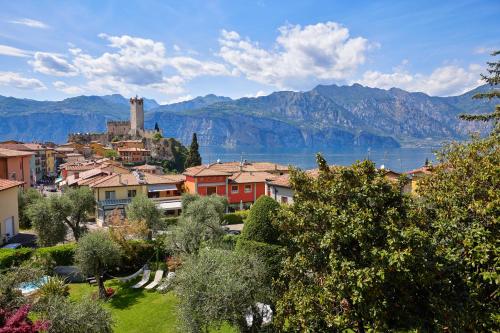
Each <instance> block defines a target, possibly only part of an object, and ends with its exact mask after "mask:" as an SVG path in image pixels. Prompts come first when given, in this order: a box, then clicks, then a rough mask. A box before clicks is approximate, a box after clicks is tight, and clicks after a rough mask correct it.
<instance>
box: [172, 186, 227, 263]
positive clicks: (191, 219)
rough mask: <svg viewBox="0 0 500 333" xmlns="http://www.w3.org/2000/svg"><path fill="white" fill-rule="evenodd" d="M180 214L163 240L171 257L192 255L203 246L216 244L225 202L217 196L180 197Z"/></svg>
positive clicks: (219, 235)
mask: <svg viewBox="0 0 500 333" xmlns="http://www.w3.org/2000/svg"><path fill="white" fill-rule="evenodd" d="M182 202H183V206H182V207H183V211H182V215H181V217H180V219H179V222H178V223H177V225H175V226H173V227H172V228H171V229H170V233H169V234H168V235H167V237H166V240H165V242H166V247H167V249H168V250H170V251H173V252H174V253H181V254H196V253H198V252H199V250H200V249H201V248H202V247H203V245H204V244H212V245H216V244H218V243H219V242H220V241H221V239H222V236H223V235H224V230H223V229H222V223H223V217H224V212H225V210H226V207H227V199H226V198H224V197H218V196H209V197H200V196H191V195H184V196H183V200H182Z"/></svg>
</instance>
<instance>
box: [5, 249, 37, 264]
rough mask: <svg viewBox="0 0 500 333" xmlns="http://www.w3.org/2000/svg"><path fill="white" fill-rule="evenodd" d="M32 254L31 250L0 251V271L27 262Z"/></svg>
mask: <svg viewBox="0 0 500 333" xmlns="http://www.w3.org/2000/svg"><path fill="white" fill-rule="evenodd" d="M32 254H33V249H31V248H21V249H0V269H6V268H10V267H12V266H17V265H19V264H21V263H22V262H23V261H26V260H28V259H29V258H30V257H31V255H32Z"/></svg>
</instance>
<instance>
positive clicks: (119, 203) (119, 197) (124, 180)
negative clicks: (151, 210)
mask: <svg viewBox="0 0 500 333" xmlns="http://www.w3.org/2000/svg"><path fill="white" fill-rule="evenodd" d="M183 180H184V177H182V176H180V175H172V176H170V175H169V176H157V175H152V174H145V173H141V172H133V173H129V174H111V175H109V176H106V177H100V178H98V179H96V180H95V181H92V182H89V183H86V186H89V188H91V189H92V190H93V192H94V197H95V200H96V202H97V208H96V210H97V212H96V221H97V223H98V224H99V225H100V226H103V225H106V223H107V220H108V218H109V217H110V216H112V215H113V214H114V212H115V211H117V212H119V213H120V214H122V216H125V208H126V207H127V205H128V204H129V203H130V202H131V201H132V199H133V198H134V197H135V196H136V195H138V194H143V195H145V196H146V197H148V198H150V199H151V200H153V201H154V202H155V203H156V205H157V207H158V208H159V209H161V210H163V211H164V212H165V214H166V215H178V214H179V213H180V211H181V209H182V204H181V197H180V195H181V193H182V183H183Z"/></svg>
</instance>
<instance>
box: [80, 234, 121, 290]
mask: <svg viewBox="0 0 500 333" xmlns="http://www.w3.org/2000/svg"><path fill="white" fill-rule="evenodd" d="M75 262H76V265H77V266H78V268H79V269H80V271H81V272H82V273H83V274H88V275H92V276H94V277H95V279H96V281H97V284H98V286H99V297H100V298H105V297H106V290H105V289H104V283H103V280H102V278H101V276H102V275H103V274H104V273H105V272H106V271H107V270H109V269H110V268H112V267H114V266H116V265H117V264H118V263H119V262H120V247H119V246H118V245H117V244H116V243H115V242H113V240H112V239H111V237H110V236H109V234H108V233H106V232H104V231H94V232H90V233H87V234H85V235H84V236H83V237H82V238H81V239H80V240H79V241H78V244H77V246H76V251H75Z"/></svg>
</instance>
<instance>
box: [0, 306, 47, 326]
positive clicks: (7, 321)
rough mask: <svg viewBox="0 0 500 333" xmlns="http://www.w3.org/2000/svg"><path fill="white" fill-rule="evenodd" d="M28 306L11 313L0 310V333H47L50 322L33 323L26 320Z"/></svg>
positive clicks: (38, 321) (39, 321)
mask: <svg viewBox="0 0 500 333" xmlns="http://www.w3.org/2000/svg"><path fill="white" fill-rule="evenodd" d="M29 311H30V305H28V304H26V305H23V306H21V307H20V308H19V309H17V310H16V311H13V312H8V311H5V310H4V309H0V333H12V332H15V333H36V332H40V331H47V330H48V329H49V327H50V322H48V321H42V320H37V321H35V322H34V323H33V322H32V321H31V320H30V319H29V318H28V313H29Z"/></svg>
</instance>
